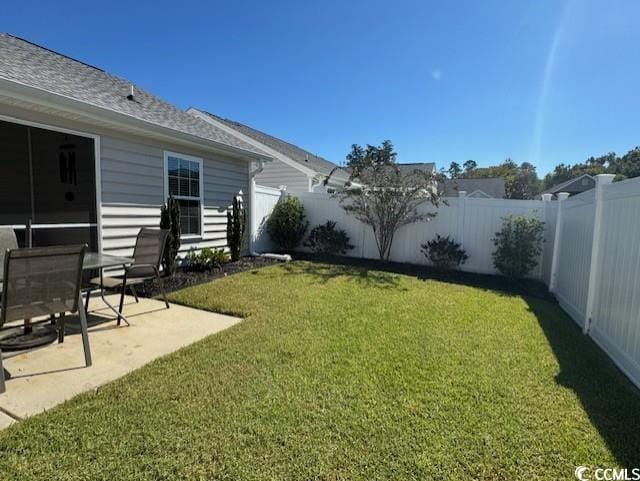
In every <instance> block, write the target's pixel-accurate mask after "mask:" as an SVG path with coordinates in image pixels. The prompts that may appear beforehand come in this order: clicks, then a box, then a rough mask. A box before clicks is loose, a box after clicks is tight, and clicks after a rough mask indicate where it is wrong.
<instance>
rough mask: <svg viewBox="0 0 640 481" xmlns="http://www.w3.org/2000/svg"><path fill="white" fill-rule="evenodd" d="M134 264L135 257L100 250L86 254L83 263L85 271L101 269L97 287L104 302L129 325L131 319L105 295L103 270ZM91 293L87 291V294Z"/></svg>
mask: <svg viewBox="0 0 640 481" xmlns="http://www.w3.org/2000/svg"><path fill="white" fill-rule="evenodd" d="M131 264H133V259H132V258H130V257H120V256H113V255H111V254H102V253H100V252H89V253H87V254H86V255H85V256H84V262H83V263H82V270H83V271H92V270H96V269H97V270H99V271H100V287H99V288H98V289H97V290H99V291H100V297H101V298H102V302H104V303H105V305H106V306H107V307H108V308H109V309H111V310H112V311H113V312H114V313H115V314H116V315H119V316H120V318H121V319H123V320H124V322H126V323H127V325H130V324H129V321H128V320H127V318H126V317H124V315H122V313H121V312H120V311H119V310H118V309H116V307H115V306H113V305H112V304H111V303H110V302H109V301H107V299H106V298H105V296H104V283H103V282H102V276H103V272H104V269H108V268H110V267H122V268H124V267H126V266H128V265H131ZM88 295H89V293H87V296H88Z"/></svg>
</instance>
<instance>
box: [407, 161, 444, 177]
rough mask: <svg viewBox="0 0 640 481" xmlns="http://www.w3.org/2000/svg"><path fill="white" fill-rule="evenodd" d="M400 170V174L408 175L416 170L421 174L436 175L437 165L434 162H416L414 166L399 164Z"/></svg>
mask: <svg viewBox="0 0 640 481" xmlns="http://www.w3.org/2000/svg"><path fill="white" fill-rule="evenodd" d="M398 167H399V168H400V172H402V173H403V174H407V173H409V172H413V171H415V170H419V171H421V172H427V173H429V174H432V175H433V174H435V173H436V164H434V163H433V162H416V163H413V164H398Z"/></svg>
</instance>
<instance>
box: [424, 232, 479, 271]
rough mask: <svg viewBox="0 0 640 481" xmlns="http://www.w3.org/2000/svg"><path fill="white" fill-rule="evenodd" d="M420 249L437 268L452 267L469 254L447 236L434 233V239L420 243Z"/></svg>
mask: <svg viewBox="0 0 640 481" xmlns="http://www.w3.org/2000/svg"><path fill="white" fill-rule="evenodd" d="M420 247H421V251H422V253H423V254H424V255H425V257H426V258H427V259H429V261H431V263H432V264H433V266H434V267H436V268H437V269H454V268H458V267H460V265H461V264H464V263H465V262H466V261H467V259H468V258H469V256H468V255H467V253H466V252H465V250H464V249H463V248H462V246H461V245H460V244H458V243H457V242H455V241H454V240H453V239H451V238H450V237H449V236H446V237H442V236H441V235H440V234H436V237H435V238H434V239H431V240H430V241H427V242H426V243H424V244H422V245H421V246H420Z"/></svg>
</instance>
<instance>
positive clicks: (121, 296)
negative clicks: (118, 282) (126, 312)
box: [117, 279, 127, 326]
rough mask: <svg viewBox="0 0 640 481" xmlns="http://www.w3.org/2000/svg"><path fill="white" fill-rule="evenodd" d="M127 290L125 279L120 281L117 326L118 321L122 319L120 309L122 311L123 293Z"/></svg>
mask: <svg viewBox="0 0 640 481" xmlns="http://www.w3.org/2000/svg"><path fill="white" fill-rule="evenodd" d="M126 290H127V281H126V279H125V280H123V281H122V291H120V308H119V309H118V323H117V324H118V326H119V325H120V321H121V319H122V316H120V314H122V309H124V293H125V291H126Z"/></svg>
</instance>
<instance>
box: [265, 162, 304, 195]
mask: <svg viewBox="0 0 640 481" xmlns="http://www.w3.org/2000/svg"><path fill="white" fill-rule="evenodd" d="M256 182H257V183H258V184H260V185H264V186H266V187H272V188H274V189H277V188H279V187H280V186H281V185H285V186H287V191H288V192H308V191H309V178H308V177H307V175H306V174H304V173H303V172H300V171H299V170H298V169H295V168H294V167H291V166H290V165H287V164H285V163H284V162H282V161H281V160H277V159H275V160H273V161H272V162H267V163H266V164H265V166H264V170H263V171H262V172H261V173H260V174H258V175H257V176H256Z"/></svg>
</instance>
